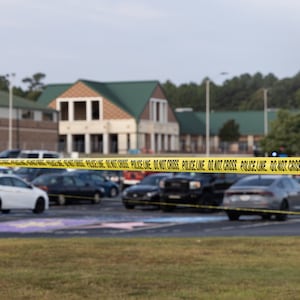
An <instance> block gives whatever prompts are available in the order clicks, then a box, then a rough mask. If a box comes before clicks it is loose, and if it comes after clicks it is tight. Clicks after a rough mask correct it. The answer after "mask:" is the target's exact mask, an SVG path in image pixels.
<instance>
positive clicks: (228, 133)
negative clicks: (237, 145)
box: [219, 119, 240, 142]
mask: <svg viewBox="0 0 300 300" xmlns="http://www.w3.org/2000/svg"><path fill="white" fill-rule="evenodd" d="M239 137H240V131H239V124H237V123H236V122H235V120H233V119H231V120H228V121H227V122H226V123H224V125H223V127H222V128H220V130H219V138H220V140H221V141H222V142H236V141H238V139H239Z"/></svg>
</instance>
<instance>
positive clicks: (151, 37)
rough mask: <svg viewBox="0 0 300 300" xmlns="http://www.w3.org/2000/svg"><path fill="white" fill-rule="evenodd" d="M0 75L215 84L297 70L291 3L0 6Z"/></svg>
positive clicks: (71, 1)
mask: <svg viewBox="0 0 300 300" xmlns="http://www.w3.org/2000/svg"><path fill="white" fill-rule="evenodd" d="M0 11H1V18H0V41H1V47H0V54H1V61H0V75H5V74H12V73H14V74H15V77H14V85H16V86H21V85H22V79H23V78H25V77H31V76H32V75H33V74H36V73H39V72H41V73H44V74H45V75H46V77H45V79H44V81H43V82H44V83H45V84H52V83H74V82H75V81H77V80H79V79H86V80H94V81H101V82H111V81H136V80H158V81H160V82H161V83H164V82H166V81H167V80H169V81H171V82H172V83H174V84H176V85H180V84H184V83H191V82H194V83H200V82H202V81H203V80H204V79H205V78H207V77H209V78H210V79H211V80H212V81H214V82H215V83H219V84H222V82H224V80H227V79H231V78H233V77H235V76H240V75H242V74H245V73H248V74H250V75H254V74H255V73H257V72H260V73H262V74H263V75H267V74H269V73H272V74H274V75H275V76H276V77H278V78H279V79H283V78H287V77H293V76H295V75H296V74H297V73H298V72H299V71H300V66H299V62H300V59H299V58H300V38H299V37H300V34H299V33H300V1H299V0H209V1H208V0H185V1H182V0H181V1H180V0H85V1H82V0H42V1H41V0H26V1H24V0H0Z"/></svg>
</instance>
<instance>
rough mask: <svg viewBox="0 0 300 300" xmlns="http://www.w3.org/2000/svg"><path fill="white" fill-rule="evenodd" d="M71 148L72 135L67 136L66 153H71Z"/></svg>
mask: <svg viewBox="0 0 300 300" xmlns="http://www.w3.org/2000/svg"><path fill="white" fill-rule="evenodd" d="M72 146H73V145H72V134H67V153H71V152H72V151H73V147H72Z"/></svg>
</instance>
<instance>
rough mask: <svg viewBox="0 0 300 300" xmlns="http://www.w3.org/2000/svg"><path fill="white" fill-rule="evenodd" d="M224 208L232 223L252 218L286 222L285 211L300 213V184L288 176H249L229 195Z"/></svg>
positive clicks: (228, 192)
mask: <svg viewBox="0 0 300 300" xmlns="http://www.w3.org/2000/svg"><path fill="white" fill-rule="evenodd" d="M223 206H224V210H225V212H226V214H227V216H228V218H229V220H231V221H233V220H238V219H239V217H240V216H241V215H250V214H252V215H253V214H254V215H260V216H262V217H263V218H264V219H270V218H271V217H272V216H273V215H275V217H276V219H277V220H279V221H284V220H286V219H287V214H286V213H284V212H285V211H298V210H300V184H299V183H298V182H297V181H296V180H295V179H293V178H292V177H289V176H286V175H249V176H246V177H244V178H242V179H240V180H239V181H238V182H236V183H235V184H233V185H232V186H231V187H230V188H229V189H227V190H226V191H225V194H224V198H223Z"/></svg>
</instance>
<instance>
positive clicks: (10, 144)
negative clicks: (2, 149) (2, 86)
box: [6, 73, 15, 150]
mask: <svg viewBox="0 0 300 300" xmlns="http://www.w3.org/2000/svg"><path fill="white" fill-rule="evenodd" d="M6 77H8V78H9V79H8V82H9V108H8V149H9V150H11V149H12V112H13V78H14V77H15V74H14V73H11V74H8V75H7V76H6ZM10 78H11V79H10Z"/></svg>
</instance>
